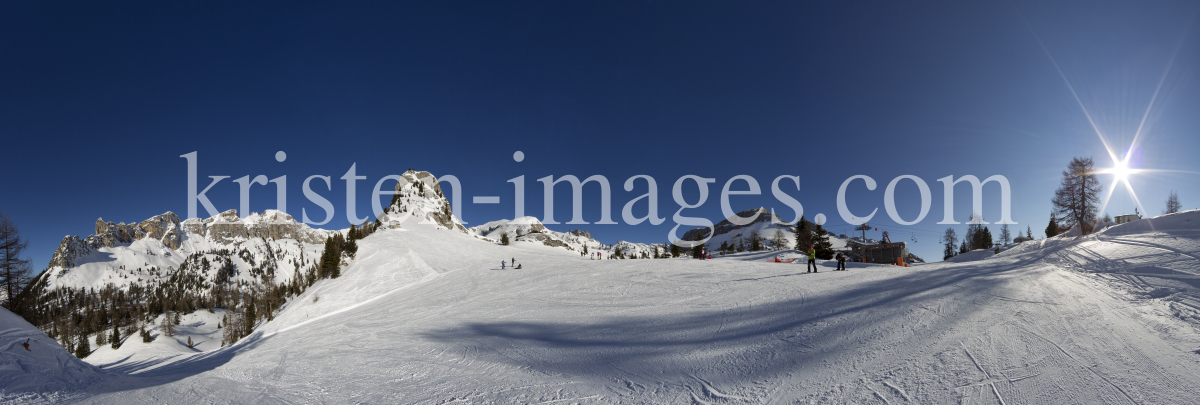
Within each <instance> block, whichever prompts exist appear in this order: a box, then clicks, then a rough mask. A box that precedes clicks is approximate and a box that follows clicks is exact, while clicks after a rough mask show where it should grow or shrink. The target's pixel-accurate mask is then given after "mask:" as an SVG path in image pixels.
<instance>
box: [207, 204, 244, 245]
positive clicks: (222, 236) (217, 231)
mask: <svg viewBox="0 0 1200 405" xmlns="http://www.w3.org/2000/svg"><path fill="white" fill-rule="evenodd" d="M200 235H203V236H206V237H208V238H209V239H212V240H214V241H217V242H219V243H230V242H233V241H236V240H239V239H249V238H250V232H249V231H248V230H247V229H246V224H244V223H242V219H241V217H238V212H237V210H229V211H225V212H222V213H220V214H217V215H214V216H213V217H211V218H209V219H206V220H204V232H203V233H200Z"/></svg>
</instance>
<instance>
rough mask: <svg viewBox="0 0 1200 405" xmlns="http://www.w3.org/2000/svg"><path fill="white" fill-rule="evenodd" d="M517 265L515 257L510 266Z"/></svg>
mask: <svg viewBox="0 0 1200 405" xmlns="http://www.w3.org/2000/svg"><path fill="white" fill-rule="evenodd" d="M516 265H517V258H515V257H514V258H512V263H511V264H509V266H516Z"/></svg>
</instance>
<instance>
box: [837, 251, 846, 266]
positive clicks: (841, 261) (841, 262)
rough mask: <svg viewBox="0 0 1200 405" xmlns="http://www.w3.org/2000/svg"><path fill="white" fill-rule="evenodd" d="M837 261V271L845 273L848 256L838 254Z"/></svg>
mask: <svg viewBox="0 0 1200 405" xmlns="http://www.w3.org/2000/svg"><path fill="white" fill-rule="evenodd" d="M837 261H838V262H837V269H836V270H842V271H845V270H846V254H845V253H842V252H838V254H837Z"/></svg>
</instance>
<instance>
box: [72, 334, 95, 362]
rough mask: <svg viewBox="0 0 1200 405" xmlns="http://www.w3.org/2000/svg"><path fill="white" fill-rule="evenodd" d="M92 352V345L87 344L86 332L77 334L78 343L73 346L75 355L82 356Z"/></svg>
mask: <svg viewBox="0 0 1200 405" xmlns="http://www.w3.org/2000/svg"><path fill="white" fill-rule="evenodd" d="M89 354H92V347H91V346H90V345H88V339H87V335H86V334H80V335H79V344H78V345H76V346H75V357H78V358H81V359H82V358H84V357H87V356H88V355H89Z"/></svg>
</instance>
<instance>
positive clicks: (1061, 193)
mask: <svg viewBox="0 0 1200 405" xmlns="http://www.w3.org/2000/svg"><path fill="white" fill-rule="evenodd" d="M1101 190H1102V187H1101V185H1100V180H1098V179H1097V178H1096V168H1095V164H1094V163H1093V162H1092V158H1090V157H1088V158H1074V159H1072V160H1071V163H1070V164H1068V165H1067V170H1064V171H1063V172H1062V182H1061V184H1060V185H1059V187H1058V190H1055V192H1054V199H1053V200H1051V201H1050V202H1051V203H1052V204H1053V205H1054V213H1055V214H1058V215H1059V218H1058V219H1059V221H1062V222H1063V225H1065V226H1066V227H1067V228H1074V227H1076V226H1078V227H1079V230H1080V232H1081V235H1087V234H1089V233H1091V232H1092V226H1093V225H1094V224H1095V222H1096V205H1097V204H1099V203H1100V192H1101Z"/></svg>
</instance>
